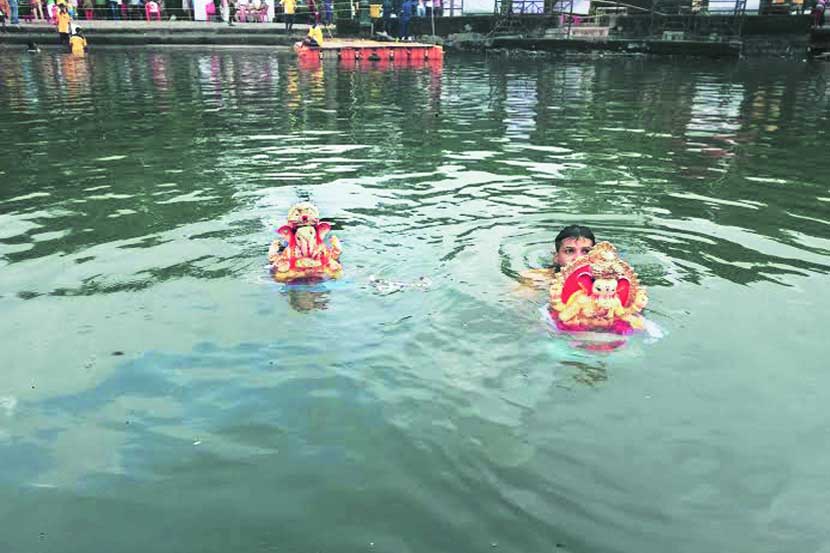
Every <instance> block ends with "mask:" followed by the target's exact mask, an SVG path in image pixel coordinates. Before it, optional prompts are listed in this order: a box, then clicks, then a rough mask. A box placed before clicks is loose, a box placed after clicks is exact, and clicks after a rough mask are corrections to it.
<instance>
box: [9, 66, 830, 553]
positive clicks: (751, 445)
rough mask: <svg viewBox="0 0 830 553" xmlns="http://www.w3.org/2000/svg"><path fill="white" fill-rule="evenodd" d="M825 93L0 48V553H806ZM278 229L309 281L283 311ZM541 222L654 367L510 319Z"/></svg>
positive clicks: (534, 317)
mask: <svg viewBox="0 0 830 553" xmlns="http://www.w3.org/2000/svg"><path fill="white" fill-rule="evenodd" d="M828 79H830V66H827V65H821V64H807V63H791V62H787V63H785V62H780V63H779V62H775V61H765V62H760V63H734V62H730V61H677V60H675V61H666V60H661V59H646V58H605V59H589V58H582V59H560V58H540V59H537V58H501V57H495V58H489V59H485V58H483V57H482V58H479V57H470V58H467V57H449V58H448V59H447V61H446V63H445V65H444V68H443V71H440V72H431V71H428V70H402V71H398V72H393V71H338V70H337V68H336V67H335V66H332V67H329V66H326V67H324V68H323V69H321V70H308V69H298V67H297V66H296V62H295V61H294V60H293V59H292V58H291V57H290V56H288V55H283V54H273V53H269V52H268V51H267V50H246V51H239V52H233V51H220V52H215V53H199V52H185V53H179V52H174V51H170V52H161V53H155V52H151V51H138V52H128V51H123V50H108V51H103V52H94V53H93V54H91V55H90V56H89V57H88V58H86V59H85V60H75V59H71V58H68V57H66V56H62V55H58V54H55V53H43V54H40V55H37V56H27V55H20V54H19V53H17V52H13V51H7V52H5V53H4V54H3V56H2V57H0V106H2V109H0V130H2V137H3V138H2V148H0V183H2V184H0V313H2V317H0V336H2V342H0V371H2V372H0V375H2V379H0V469H2V470H0V551H3V552H8V553H30V552H38V553H47V552H56V553H65V552H78V553H97V552H102V553H113V552H118V553H121V552H137V553H138V552H142V553H146V552H164V553H166V552H177V553H178V552H181V553H191V552H216V553H230V552H240V553H241V552H258V551H282V552H308V553H326V552H344V551H366V552H378V553H381V552H384V553H386V552H389V553H410V552H411V553H416V552H417V553H422V552H447V553H462V552H485V551H487V552H492V551H510V552H517V553H532V552H542V551H562V552H568V553H577V552H597V553H606V552H625V553H652V552H653V553H666V552H681V553H686V552H688V553H703V552H729V553H738V552H741V553H742V552H746V553H759V552H781V553H794V552H798V553H806V552H821V553H828V552H830V525H828V521H829V520H830V486H829V485H828V481H827V475H828V473H830V440H828V429H827V420H828V418H830V402H828V389H830V373H828V371H827V369H828V360H827V358H828V354H830V348H828V341H827V334H826V332H827V322H828V313H830V293H828V291H827V290H828V288H830V277H829V276H828V274H829V273H830V255H829V254H830V226H829V225H830V223H828V218H829V217H828V214H829V213H830V185H828V183H830V177H828V173H827V167H828V163H827V160H828V157H827V156H828V151H830V150H829V149H828V148H829V147H830V140H828V128H830V103H828V102H830V88H828V87H829V86H830V85H828ZM306 199H308V200H311V201H313V202H315V203H316V204H317V205H318V206H319V207H320V209H321V212H322V214H323V216H324V218H325V219H327V220H330V221H332V222H333V224H334V227H335V233H336V234H337V235H338V236H339V237H340V238H341V240H342V242H343V247H344V251H345V253H344V256H343V258H342V261H343V263H344V265H345V268H346V270H345V275H346V276H345V278H344V279H343V280H342V281H339V282H337V283H332V284H329V285H325V286H321V287H316V288H304V289H286V288H284V287H283V286H281V285H278V284H276V283H274V282H273V281H272V280H270V278H269V275H268V271H267V268H266V259H265V254H266V251H267V249H268V245H269V243H270V241H271V240H272V239H273V238H274V237H275V234H274V228H275V227H276V226H278V225H279V223H280V222H281V220H282V219H283V218H284V216H285V213H286V210H287V208H288V207H289V205H290V204H291V203H293V202H295V201H297V200H306ZM573 222H580V223H584V224H588V225H590V226H591V227H592V228H593V229H594V231H595V232H596V234H597V235H598V237H599V238H602V239H607V240H611V241H612V242H614V243H615V244H617V245H618V247H619V248H620V250H621V251H622V253H623V255H624V256H625V257H626V259H628V260H629V261H630V262H631V263H632V264H633V265H634V266H635V267H636V268H637V269H638V271H639V272H640V274H641V277H642V280H643V281H644V282H645V284H647V285H648V287H649V292H650V297H651V303H650V309H649V313H648V316H649V318H650V320H652V321H653V322H654V323H655V324H656V325H657V326H658V327H659V328H660V329H661V331H662V333H663V334H664V336H663V337H662V338H660V339H655V338H643V337H637V338H633V339H632V340H630V341H629V342H628V344H627V345H626V346H625V347H623V348H621V349H618V350H616V351H614V352H612V353H594V352H590V351H585V350H583V349H580V348H577V347H574V345H573V344H571V343H570V342H569V341H568V339H566V338H564V337H562V336H557V335H554V334H552V333H551V332H549V330H548V329H547V327H546V325H545V323H544V321H543V320H542V319H541V317H540V312H539V308H540V306H541V305H542V304H543V303H544V294H537V295H536V296H530V297H528V296H526V295H522V294H518V293H516V290H515V289H516V279H517V274H518V273H519V272H520V271H522V270H524V269H526V268H529V267H539V266H542V265H544V264H545V262H546V260H547V259H548V258H549V255H550V254H549V251H550V248H551V244H552V240H553V236H554V235H555V233H556V232H557V231H558V229H559V228H561V227H562V226H563V225H564V224H567V223H573ZM373 277H374V278H375V279H378V278H380V279H388V280H390V281H396V282H401V283H404V284H406V283H413V282H415V281H417V279H419V278H420V277H428V279H429V286H428V287H426V288H425V287H415V286H397V285H395V284H394V283H392V284H388V283H387V284H386V285H383V286H377V285H376V283H373V280H372V279H373Z"/></svg>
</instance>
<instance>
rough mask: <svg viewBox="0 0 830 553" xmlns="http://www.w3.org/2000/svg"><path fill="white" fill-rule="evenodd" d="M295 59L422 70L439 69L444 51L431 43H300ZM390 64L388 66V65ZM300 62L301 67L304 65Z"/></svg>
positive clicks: (296, 47) (345, 41)
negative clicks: (313, 45)
mask: <svg viewBox="0 0 830 553" xmlns="http://www.w3.org/2000/svg"><path fill="white" fill-rule="evenodd" d="M294 51H295V52H296V53H297V57H298V59H300V60H301V61H303V62H308V61H309V60H327V59H336V60H339V61H340V63H341V64H342V65H344V66H349V67H352V66H355V65H357V64H359V65H360V66H361V67H363V66H371V67H377V68H380V69H386V68H389V67H424V65H425V64H429V65H430V67H432V66H433V65H435V66H436V67H437V68H439V69H440V67H441V65H442V64H443V60H444V49H443V48H442V47H441V46H437V45H435V44H422V43H417V42H379V41H374V40H339V39H333V40H327V41H325V43H324V44H323V46H322V47H320V48H311V47H309V46H306V45H304V44H303V43H302V42H298V43H296V44H294ZM390 62H391V63H390ZM305 65H306V64H305V63H303V64H301V66H305Z"/></svg>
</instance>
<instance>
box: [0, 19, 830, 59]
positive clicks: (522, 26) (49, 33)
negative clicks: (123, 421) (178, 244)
mask: <svg viewBox="0 0 830 553" xmlns="http://www.w3.org/2000/svg"><path fill="white" fill-rule="evenodd" d="M432 23H433V22H431V21H429V20H426V19H417V18H416V19H414V20H413V21H412V23H411V26H410V30H411V32H412V33H413V34H414V35H416V36H419V37H420V38H426V37H427V36H430V35H432V33H433V29H432ZM434 23H435V36H436V37H437V38H436V40H437V41H438V42H442V43H443V44H444V45H445V46H446V47H447V49H448V50H452V49H459V50H493V49H495V50H531V51H547V52H556V51H558V52H570V51H575V52H585V51H601V52H602V51H605V52H618V53H646V54H662V55H674V56H707V57H727V58H730V57H731V58H735V57H764V56H775V57H789V58H794V59H801V58H804V57H807V56H808V55H810V54H813V55H816V54H822V53H826V52H828V51H830V29H828V30H825V29H812V30H811V28H810V18H809V17H808V16H755V15H750V16H741V17H736V16H722V15H712V16H703V15H697V16H661V17H650V16H648V15H619V16H614V17H613V18H611V17H608V18H604V19H603V18H601V19H599V20H597V21H595V22H593V23H594V24H595V26H592V27H588V26H586V25H575V26H572V27H571V28H569V29H565V28H563V26H562V25H561V22H560V19H559V18H558V17H553V16H540V15H535V16H512V17H510V18H500V17H497V16H492V15H490V16H463V17H441V18H438V19H436V20H435V22H434ZM79 24H80V25H82V26H83V27H84V29H85V31H86V34H87V37H88V38H89V41H90V44H91V45H93V46H109V45H124V46H197V47H198V46H204V47H208V46H254V47H255V46H290V45H291V44H293V43H294V42H296V41H297V40H299V39H300V38H301V37H302V36H303V35H304V34H305V32H306V28H307V27H306V25H295V27H294V33H293V34H291V35H288V34H286V32H285V25H284V24H282V23H245V24H236V25H234V26H229V25H227V24H224V23H207V22H194V21H181V20H179V21H161V22H152V23H148V22H144V21H106V20H95V21H81V22H79ZM359 34H360V27H359V25H358V24H357V22H355V21H339V22H338V27H337V36H339V37H341V38H347V37H354V36H358V35H359ZM28 42H35V43H37V44H40V45H52V44H57V33H56V32H55V29H54V27H52V26H49V25H46V24H42V23H41V24H22V25H16V26H9V28H8V30H7V32H5V33H0V45H3V44H5V45H23V44H26V43H28Z"/></svg>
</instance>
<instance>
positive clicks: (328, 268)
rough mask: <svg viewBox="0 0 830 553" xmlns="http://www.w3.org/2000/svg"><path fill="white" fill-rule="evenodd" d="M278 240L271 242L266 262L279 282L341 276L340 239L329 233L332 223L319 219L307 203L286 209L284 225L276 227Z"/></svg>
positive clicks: (317, 212)
mask: <svg viewBox="0 0 830 553" xmlns="http://www.w3.org/2000/svg"><path fill="white" fill-rule="evenodd" d="M277 233H278V234H279V235H280V236H281V239H277V240H275V241H274V242H273V244H271V248H270V249H269V250H268V261H269V263H270V264H271V272H272V274H273V276H274V279H275V280H276V281H278V282H287V283H290V282H307V281H316V280H325V279H334V278H340V276H341V275H342V273H343V267H342V266H341V265H340V262H339V261H338V259H339V258H340V254H341V252H342V250H341V248H340V241H339V240H338V239H337V237H336V236H334V235H333V234H331V224H330V223H326V222H324V221H321V220H320V212H319V211H318V210H317V208H316V207H315V206H314V204H311V203H309V202H301V203H298V204H295V205H293V206H292V207H291V209H289V210H288V220H287V222H286V224H284V225H283V226H281V227H280V228H279V229H277Z"/></svg>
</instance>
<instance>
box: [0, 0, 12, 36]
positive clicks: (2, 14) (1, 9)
mask: <svg viewBox="0 0 830 553" xmlns="http://www.w3.org/2000/svg"><path fill="white" fill-rule="evenodd" d="M10 11H11V10H10V9H9V0H0V24H2V26H3V31H5V30H6V18H7V17H8V16H9V12H10Z"/></svg>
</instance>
